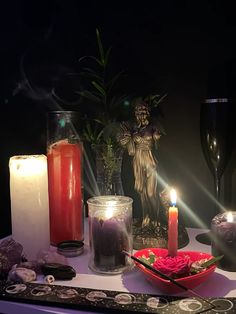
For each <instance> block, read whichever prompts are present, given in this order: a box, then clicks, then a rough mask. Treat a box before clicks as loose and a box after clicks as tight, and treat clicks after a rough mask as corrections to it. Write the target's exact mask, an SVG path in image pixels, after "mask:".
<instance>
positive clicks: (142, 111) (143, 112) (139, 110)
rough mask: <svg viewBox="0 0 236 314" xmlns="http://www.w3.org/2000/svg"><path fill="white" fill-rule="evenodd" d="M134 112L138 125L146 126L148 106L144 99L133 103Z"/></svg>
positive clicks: (148, 114)
mask: <svg viewBox="0 0 236 314" xmlns="http://www.w3.org/2000/svg"><path fill="white" fill-rule="evenodd" d="M134 114H135V117H136V120H137V123H138V126H146V125H148V124H149V118H150V111H149V106H148V104H147V103H146V102H145V101H139V102H138V103H137V104H136V105H135V109H134Z"/></svg>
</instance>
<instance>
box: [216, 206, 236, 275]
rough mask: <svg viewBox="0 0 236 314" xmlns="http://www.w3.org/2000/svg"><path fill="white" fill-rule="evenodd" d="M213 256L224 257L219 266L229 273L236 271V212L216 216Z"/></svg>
mask: <svg viewBox="0 0 236 314" xmlns="http://www.w3.org/2000/svg"><path fill="white" fill-rule="evenodd" d="M211 231H212V244H211V249H212V255H213V256H220V255H224V257H223V258H222V259H221V260H220V261H219V262H218V264H217V266H218V267H219V268H221V269H224V270H227V271H236V212H233V211H232V212H225V213H221V214H218V215H216V216H215V217H214V218H213V219H212V222H211Z"/></svg>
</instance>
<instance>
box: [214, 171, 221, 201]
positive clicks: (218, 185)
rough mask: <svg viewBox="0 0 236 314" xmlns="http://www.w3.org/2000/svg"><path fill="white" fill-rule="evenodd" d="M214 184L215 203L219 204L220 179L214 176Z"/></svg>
mask: <svg viewBox="0 0 236 314" xmlns="http://www.w3.org/2000/svg"><path fill="white" fill-rule="evenodd" d="M214 183H215V197H216V199H217V201H218V202H220V178H218V177H217V176H215V178H214Z"/></svg>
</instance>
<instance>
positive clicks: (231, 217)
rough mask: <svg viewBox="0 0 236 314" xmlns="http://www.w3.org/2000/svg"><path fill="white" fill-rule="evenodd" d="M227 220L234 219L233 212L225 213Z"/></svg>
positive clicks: (231, 220)
mask: <svg viewBox="0 0 236 314" xmlns="http://www.w3.org/2000/svg"><path fill="white" fill-rule="evenodd" d="M226 219H227V222H233V221H234V217H233V214H232V213H231V212H229V213H227V217H226Z"/></svg>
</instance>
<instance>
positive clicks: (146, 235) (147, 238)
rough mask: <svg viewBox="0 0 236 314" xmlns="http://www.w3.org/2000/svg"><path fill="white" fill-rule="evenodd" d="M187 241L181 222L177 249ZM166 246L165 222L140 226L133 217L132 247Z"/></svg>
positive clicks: (139, 222) (137, 248) (166, 230)
mask: <svg viewBox="0 0 236 314" xmlns="http://www.w3.org/2000/svg"><path fill="white" fill-rule="evenodd" d="M188 243H189V237H188V234H187V231H186V229H185V228H184V226H183V225H182V224H180V225H179V226H178V249H180V248H183V247H185V246H186V245H187V244H188ZM150 247H158V248H167V247H168V228H167V225H166V224H163V225H162V224H160V225H158V226H153V225H149V226H145V227H142V222H141V221H140V220H137V219H135V220H134V222H133V248H134V249H135V250H140V249H144V248H150Z"/></svg>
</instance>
